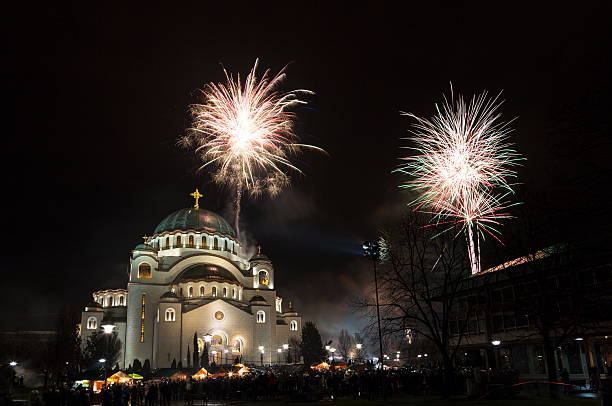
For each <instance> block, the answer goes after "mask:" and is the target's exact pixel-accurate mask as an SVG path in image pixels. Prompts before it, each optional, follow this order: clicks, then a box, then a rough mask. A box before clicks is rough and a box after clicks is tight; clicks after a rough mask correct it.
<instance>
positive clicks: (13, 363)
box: [8, 361, 17, 397]
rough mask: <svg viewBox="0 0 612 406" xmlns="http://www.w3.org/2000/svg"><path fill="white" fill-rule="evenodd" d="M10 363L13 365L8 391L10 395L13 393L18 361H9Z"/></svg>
mask: <svg viewBox="0 0 612 406" xmlns="http://www.w3.org/2000/svg"><path fill="white" fill-rule="evenodd" d="M9 365H10V366H11V376H10V381H9V388H8V393H9V397H10V396H11V395H12V394H13V381H14V380H15V367H16V366H17V362H15V361H11V362H9Z"/></svg>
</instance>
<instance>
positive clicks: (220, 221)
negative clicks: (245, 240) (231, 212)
mask: <svg viewBox="0 0 612 406" xmlns="http://www.w3.org/2000/svg"><path fill="white" fill-rule="evenodd" d="M188 230H196V231H205V232H209V233H219V234H225V235H229V236H230V237H234V238H235V237H236V232H235V231H234V229H233V228H232V227H231V226H230V225H229V224H228V222H227V221H225V219H224V218H223V217H221V216H220V215H218V214H217V213H213V212H212V211H209V210H204V209H195V208H189V209H181V210H177V211H175V212H174V213H172V214H170V215H169V216H168V217H166V218H165V219H163V220H162V221H161V223H159V225H158V226H157V227H156V228H155V234H161V233H163V232H166V231H188Z"/></svg>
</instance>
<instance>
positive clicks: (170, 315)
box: [164, 307, 176, 321]
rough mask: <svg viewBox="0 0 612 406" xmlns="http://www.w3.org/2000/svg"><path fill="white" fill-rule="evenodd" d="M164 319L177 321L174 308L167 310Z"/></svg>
mask: <svg viewBox="0 0 612 406" xmlns="http://www.w3.org/2000/svg"><path fill="white" fill-rule="evenodd" d="M164 319H165V320H166V321H176V312H175V311H174V309H173V308H171V307H170V308H168V309H166V317H165V318H164Z"/></svg>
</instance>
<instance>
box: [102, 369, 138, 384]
mask: <svg viewBox="0 0 612 406" xmlns="http://www.w3.org/2000/svg"><path fill="white" fill-rule="evenodd" d="M106 380H107V381H108V382H115V383H124V382H129V381H131V380H132V378H130V377H129V376H128V375H127V374H126V373H125V372H123V371H117V372H115V373H114V374H112V375H111V376H109V377H108V378H107V379H106Z"/></svg>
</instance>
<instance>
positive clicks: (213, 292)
mask: <svg viewBox="0 0 612 406" xmlns="http://www.w3.org/2000/svg"><path fill="white" fill-rule="evenodd" d="M212 295H213V297H217V287H216V286H213V287H212Z"/></svg>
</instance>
